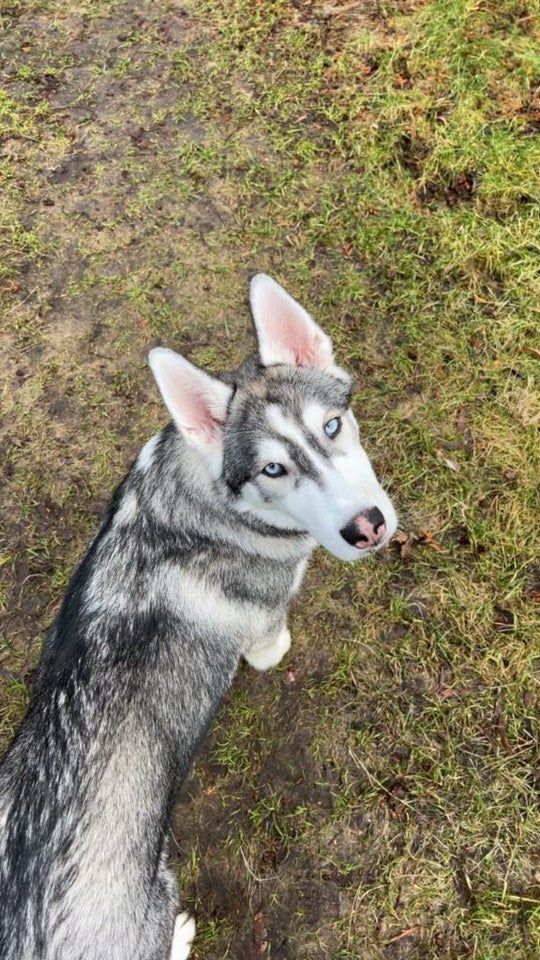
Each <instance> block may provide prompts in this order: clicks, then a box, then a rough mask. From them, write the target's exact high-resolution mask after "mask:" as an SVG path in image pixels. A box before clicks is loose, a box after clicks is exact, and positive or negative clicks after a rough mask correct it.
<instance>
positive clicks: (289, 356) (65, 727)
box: [0, 275, 396, 960]
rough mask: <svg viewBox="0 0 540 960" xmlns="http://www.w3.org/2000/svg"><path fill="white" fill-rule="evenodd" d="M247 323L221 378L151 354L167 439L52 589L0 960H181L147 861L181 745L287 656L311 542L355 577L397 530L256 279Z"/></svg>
mask: <svg viewBox="0 0 540 960" xmlns="http://www.w3.org/2000/svg"><path fill="white" fill-rule="evenodd" d="M251 306H252V312H253V317H254V321H255V328H256V333H257V338H258V347H259V350H258V355H257V356H253V357H250V358H248V359H247V360H245V361H244V363H242V364H241V366H240V367H239V368H238V369H237V370H234V371H233V372H231V373H226V374H223V375H221V376H219V377H210V376H208V374H206V373H203V372H202V371H201V370H198V369H197V368H196V367H194V366H192V365H191V364H190V363H188V362H187V361H186V360H184V359H183V358H182V357H180V356H178V355H177V354H175V353H173V352H172V351H171V350H166V349H161V348H158V349H155V350H153V351H152V352H151V354H150V366H151V368H152V372H153V374H154V376H155V378H156V381H157V384H158V386H159V389H160V391H161V394H162V396H163V399H164V401H165V404H166V406H167V407H168V410H169V413H170V414H171V417H172V421H171V422H170V423H169V424H168V426H166V427H164V429H163V430H161V431H160V432H159V433H158V434H157V435H156V436H154V437H152V439H151V440H149V441H148V443H147V444H146V446H145V447H144V448H143V450H142V452H141V453H140V455H139V457H138V459H137V460H136V461H135V463H134V464H133V466H132V467H131V469H130V471H129V473H128V475H127V476H126V478H125V479H124V480H123V482H122V483H121V484H120V486H119V487H118V489H117V490H116V492H115V493H114V495H113V497H112V500H111V502H110V505H109V508H108V512H107V515H106V517H105V520H104V521H103V523H102V525H101V527H100V529H99V530H98V532H97V534H96V536H95V538H94V540H93V541H92V542H91V544H90V547H89V548H88V551H87V553H86V555H85V556H84V558H83V559H82V561H81V562H80V564H79V566H78V567H77V569H76V570H75V572H74V574H73V576H72V578H71V581H70V584H69V586H68V589H67V592H66V595H65V597H64V600H63V603H62V606H61V609H60V612H59V614H58V617H57V619H56V621H55V622H54V624H53V626H52V628H51V629H50V631H49V633H48V636H47V637H46V640H45V644H44V647H43V651H42V654H41V659H40V663H39V667H38V671H37V677H36V682H35V687H34V690H33V694H32V698H31V701H30V705H29V707H28V712H27V714H26V717H25V718H24V720H23V723H22V725H21V727H20V729H19V731H18V733H17V735H16V736H15V739H14V741H13V743H12V745H11V747H10V749H9V750H8V752H7V755H6V757H5V758H4V761H3V763H2V766H1V767H0V957H1V958H2V960H169V958H170V960H185V958H186V957H187V956H188V954H189V952H190V944H191V941H192V939H193V935H194V923H193V921H192V920H191V919H190V918H188V917H187V915H186V914H179V915H178V916H177V895H176V889H175V882H174V879H173V876H172V874H171V872H170V871H169V870H168V868H167V865H166V847H167V832H168V827H169V823H170V819H171V813H172V807H173V803H174V799H175V795H176V793H177V789H178V786H179V784H180V783H181V781H182V780H183V778H184V777H185V776H186V772H187V770H188V766H189V764H190V761H191V759H192V757H193V755H194V753H195V751H196V749H197V746H198V744H199V742H200V740H201V738H202V737H203V735H204V733H205V730H206V728H207V726H208V724H209V722H210V720H211V719H212V717H213V715H214V713H215V711H216V709H217V707H218V705H219V703H220V700H221V698H222V696H223V694H224V692H225V691H226V689H227V687H228V686H229V684H230V683H231V680H232V678H233V676H234V673H235V671H236V669H237V667H238V663H239V660H240V658H241V657H242V656H243V657H245V659H246V660H247V661H248V662H249V663H250V664H252V665H253V666H254V667H255V668H256V669H258V670H266V669H267V668H268V667H271V666H273V665H275V664H277V663H278V662H279V661H280V660H281V658H282V657H283V655H284V654H285V653H286V651H287V650H288V648H289V645H290V636H289V631H288V630H287V625H286V616H287V606H288V604H289V601H290V599H291V597H292V596H293V594H294V593H295V591H296V590H297V588H298V586H299V584H300V580H301V577H302V573H303V570H304V566H305V563H306V560H307V558H308V556H309V554H310V553H311V551H312V549H313V547H314V546H315V544H316V542H318V543H320V544H322V545H323V546H325V547H326V548H327V549H328V550H330V552H331V553H333V554H335V556H337V557H341V558H342V559H344V560H356V559H357V558H359V557H365V556H366V555H367V554H369V553H372V552H373V551H375V550H377V549H379V547H381V546H382V544H384V543H385V542H386V541H387V540H388V539H389V538H390V537H391V536H392V534H393V532H394V530H395V527H396V517H395V513H394V510H393V507H392V505H391V503H390V501H389V499H388V497H387V495H386V494H385V493H384V492H383V490H382V489H381V487H380V486H379V484H378V482H377V480H376V478H375V475H374V473H373V470H372V468H371V466H370V463H369V460H368V458H367V456H366V454H365V453H364V450H363V449H362V447H361V445H360V443H359V440H358V427H357V425H356V422H355V419H354V417H353V414H352V413H351V410H350V408H349V399H350V378H349V377H348V375H347V374H346V373H345V372H344V371H343V370H341V369H340V368H339V367H338V366H336V365H335V363H334V360H333V356H332V347H331V343H330V340H329V339H328V337H327V336H326V335H325V334H324V333H323V332H322V330H320V329H319V327H318V326H317V325H316V324H315V323H314V321H313V320H312V319H311V317H310V316H309V315H308V314H307V313H306V312H305V310H303V308H302V307H300V306H299V305H298V304H297V303H296V302H295V300H293V299H292V297H290V296H289V294H287V293H286V292H285V291H284V290H283V289H282V288H281V287H280V286H279V285H278V284H277V283H275V282H274V281H273V280H271V279H270V278H269V277H266V276H264V275H259V276H257V277H255V278H254V280H253V281H252V284H251Z"/></svg>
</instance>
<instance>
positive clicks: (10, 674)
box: [0, 0, 540, 960]
mask: <svg viewBox="0 0 540 960" xmlns="http://www.w3.org/2000/svg"><path fill="white" fill-rule="evenodd" d="M539 14H540V10H539V7H538V4H537V3H536V2H532V0H522V2H514V0H483V2H481V3H479V2H476V0H474V2H473V0H388V2H383V0H380V2H379V0H359V2H341V0H335V2H321V0H312V2H311V0H290V2H286V0H277V2H273V0H269V2H260V0H259V2H257V0H228V2H224V0H223V2H220V0H208V2H207V0H187V2H181V0H152V2H149V0H125V2H116V0H108V2H104V0H83V2H80V3H77V4H74V3H73V2H72V0H67V2H64V3H62V4H60V3H59V2H53V0H36V2H33V3H26V2H18V0H13V2H11V3H10V2H9V0H6V2H5V3H4V4H3V6H2V7H1V9H0V31H1V35H0V55H1V58H2V62H1V79H2V84H1V87H0V184H1V190H2V203H1V208H0V270H1V273H0V301H1V308H2V319H1V321H0V351H1V356H2V373H1V377H0V384H1V401H2V420H1V426H0V451H1V461H0V470H1V472H2V484H1V493H0V497H1V507H2V524H3V533H2V543H1V545H0V602H1V616H2V623H1V635H0V738H1V741H2V743H6V742H7V740H8V739H9V737H10V735H11V734H12V732H13V730H14V729H15V727H16V724H17V722H18V720H19V718H20V716H21V714H22V712H23V710H24V706H25V702H26V699H27V694H28V689H29V687H30V684H31V681H32V670H33V668H34V666H35V663H36V659H37V655H38V651H39V645H40V641H41V636H42V631H43V629H44V627H45V626H46V624H47V623H48V622H49V621H50V620H51V618H52V616H53V615H54V612H55V610H56V609H57V606H58V603H59V598H60V596H61V593H62V590H63V587H64V585H65V582H66V579H67V577H68V575H69V572H70V570H71V567H72V565H73V563H74V562H75V561H76V559H77V558H78V557H79V556H80V553H81V551H82V550H83V549H84V546H85V543H86V542H87V540H88V538H89V536H90V535H91V533H92V531H93V529H94V528H95V525H96V522H97V520H98V518H99V516H100V515H101V512H102V510H103V507H104V504H105V502H106V500H107V498H108V495H109V493H110V491H111V489H112V487H113V486H114V485H115V484H116V483H117V482H118V481H119V480H120V478H121V476H122V474H123V471H124V470H125V469H126V468H127V465H128V464H129V462H130V459H131V458H132V457H133V456H134V455H135V454H136V452H137V450H138V448H139V446H140V444H141V442H142V440H143V439H144V438H146V437H148V436H149V435H150V434H151V432H153V431H155V429H156V428H157V427H158V426H159V425H160V424H161V423H162V422H163V417H164V414H163V410H162V408H161V407H160V404H159V402H158V397H157V392H156V390H155V388H154V386H153V385H152V383H151V378H150V376H149V372H148V369H147V367H146V360H145V358H146V354H147V351H148V349H149V347H151V346H153V345H156V344H158V343H164V344H167V345H169V346H173V347H174V348H176V349H177V350H179V351H180V352H182V353H184V355H186V356H188V357H189V358H190V359H191V360H192V361H194V362H196V363H199V364H201V365H204V366H206V367H207V368H209V369H214V370H218V369H220V368H223V367H226V366H228V365H232V364H234V363H236V362H237V361H238V360H240V359H241V358H242V357H243V356H244V355H245V354H246V352H247V351H249V350H251V349H252V347H253V337H252V333H251V329H250V322H249V314H248V310H247V304H246V286H247V280H248V278H249V276H250V275H251V274H252V273H254V272H257V271H260V270H265V271H267V272H269V273H271V274H272V275H274V276H275V277H276V278H277V279H278V280H280V281H281V282H282V283H283V284H284V285H285V286H287V287H288V288H289V289H290V290H291V292H292V293H293V295H295V296H296V297H297V298H298V299H300V300H301V301H302V302H303V303H304V304H305V305H306V306H307V307H308V308H309V309H310V310H311V311H312V312H313V313H314V314H315V316H316V317H317V318H318V319H319V320H320V321H321V323H322V324H323V325H324V326H325V327H326V329H327V330H328V331H329V332H330V333H331V334H332V336H333V338H334V341H335V344H336V352H337V355H338V357H339V360H340V362H342V363H343V364H344V365H346V366H347V367H348V368H349V369H351V370H352V371H353V372H354V374H355V376H356V380H357V394H356V399H355V409H356V412H357V414H358V418H359V421H360V424H361V431H362V435H363V437H364V441H365V444H366V447H367V448H368V450H369V452H370V454H371V455H372V457H373V460H374V462H375V464H376V466H377V468H378V471H379V473H380V475H381V476H382V477H383V478H384V480H385V482H386V484H387V486H388V488H389V490H390V492H391V494H392V496H393V498H394V499H395V501H396V504H397V506H398V509H399V513H400V521H401V530H400V533H399V535H398V537H397V540H396V542H395V543H394V544H392V545H391V548H389V549H388V550H387V552H386V555H385V556H382V557H380V558H378V559H377V560H376V561H375V562H369V563H366V564H364V565H362V566H361V565H358V566H351V565H349V566H348V565H345V564H343V563H339V562H338V561H334V560H332V559H331V558H329V557H328V556H327V555H324V554H323V553H322V551H319V552H318V553H317V555H316V557H315V558H314V560H313V562H312V564H311V567H310V570H309V573H308V576H307V578H306V581H305V584H304V586H303V588H302V590H301V593H300V595H299V597H298V601H297V603H296V604H295V608H294V610H293V614H292V618H291V619H292V622H291V631H292V633H293V638H294V643H293V649H292V651H291V653H290V654H289V655H288V657H287V658H286V661H285V662H284V664H283V665H282V666H281V667H279V668H278V669H276V670H275V671H274V672H273V673H272V674H269V675H264V676H256V675H254V674H253V672H252V671H250V670H248V668H247V667H246V668H243V669H242V670H241V672H240V675H239V677H238V679H237V682H236V684H235V686H234V688H233V689H232V691H231V692H230V695H229V696H228V698H227V702H226V703H225V704H224V706H223V709H222V710H221V711H220V713H219V716H218V717H217V720H216V722H215V724H214V726H213V728H212V730H211V732H210V735H209V737H208V740H207V742H206V744H205V745H204V748H203V750H202V752H201V755H200V758H199V760H198V761H197V763H196V765H195V767H194V769H193V771H192V775H191V777H190V779H189V782H188V783H187V784H186V785H185V788H184V790H183V793H182V796H181V798H180V802H179V804H178V808H177V814H176V818H175V824H174V835H173V838H172V855H173V858H174V861H175V863H176V864H177V870H178V876H179V882H180V886H181V889H182V896H183V902H184V904H185V905H186V908H187V909H189V910H191V911H192V912H193V913H194V914H195V915H196V917H197V921H198V939H197V941H196V948H195V951H194V956H195V958H197V957H199V958H201V960H202V958H204V960H225V958H233V960H258V958H271V960H323V958H324V960H326V958H332V960H346V958H348V960H360V958H361V960H428V958H438V960H450V958H462V957H467V958H475V960H510V958H516V960H521V958H523V960H529V958H530V960H532V958H536V957H538V956H539V954H540V819H539V812H540V811H539V782H540V781H539V777H540V766H539V756H538V735H539V696H540V691H539V677H540V649H539V644H538V636H539V618H538V603H539V600H540V564H539V561H538V508H539V497H538V494H539V490H538V478H539V476H540V452H539V438H538V430H539V427H540V401H539V391H538V370H539V362H540V334H539V313H540V308H539V304H540V297H539V293H540V284H539V269H538V255H539V253H540V217H539V200H540V186H539V180H538V171H539V170H540V144H539V133H540V94H539V91H540V55H539V49H540V46H539V41H540V34H539V27H538V24H539Z"/></svg>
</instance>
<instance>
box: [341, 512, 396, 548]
mask: <svg viewBox="0 0 540 960" xmlns="http://www.w3.org/2000/svg"><path fill="white" fill-rule="evenodd" d="M339 532H340V534H341V536H342V537H343V539H344V540H346V541H347V543H350V545H351V546H352V547H358V549H359V550H366V549H367V548H368V547H376V546H377V544H379V543H380V542H381V540H382V539H383V537H384V535H385V533H386V523H385V520H384V517H383V515H382V513H381V511H380V510H379V508H378V507H370V509H369V510H365V511H364V513H357V514H356V516H355V517H353V518H352V520H349V523H348V524H346V526H344V527H343V528H342V529H341V530H340V531H339Z"/></svg>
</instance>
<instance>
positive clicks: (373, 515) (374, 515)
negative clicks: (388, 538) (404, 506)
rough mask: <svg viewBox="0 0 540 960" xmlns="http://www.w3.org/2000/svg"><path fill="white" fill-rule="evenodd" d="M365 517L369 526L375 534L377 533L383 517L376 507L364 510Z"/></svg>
mask: <svg viewBox="0 0 540 960" xmlns="http://www.w3.org/2000/svg"><path fill="white" fill-rule="evenodd" d="M365 515H366V517H367V518H368V520H369V522H370V524H371V526H372V527H373V529H374V531H375V533H378V531H379V527H380V526H381V524H383V523H384V517H383V515H382V513H381V511H380V510H379V508H378V507H370V509H369V510H366V514H365Z"/></svg>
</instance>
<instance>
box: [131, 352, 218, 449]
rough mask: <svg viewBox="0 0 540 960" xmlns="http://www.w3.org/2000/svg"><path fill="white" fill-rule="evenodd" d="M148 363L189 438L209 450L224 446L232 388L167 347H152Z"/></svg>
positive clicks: (190, 441) (176, 422)
mask: <svg viewBox="0 0 540 960" xmlns="http://www.w3.org/2000/svg"><path fill="white" fill-rule="evenodd" d="M148 362H149V364H150V369H151V370H152V373H153V374H154V378H155V381H156V383H157V385H158V387H159V390H160V393H161V396H162V397H163V400H164V401H165V405H166V407H167V409H168V411H169V413H170V415H171V417H172V418H173V420H174V422H175V424H176V426H177V427H178V429H179V430H180V432H181V433H182V434H183V436H184V437H185V439H186V441H187V442H188V443H189V444H190V445H191V446H193V447H197V448H198V449H199V450H202V451H206V452H209V451H210V449H211V448H215V447H216V446H221V443H222V431H223V425H224V423H225V418H226V416H227V406H228V403H229V400H230V398H231V394H232V388H231V387H229V386H227V384H226V383H223V382H222V381H221V380H216V379H214V377H210V376H208V374H207V373H203V371H202V370H199V369H198V368H197V367H194V366H193V364H191V363H189V361H188V360H185V359H184V357H181V356H180V355H179V354H178V353H175V352H174V350H167V349H166V348H165V347H156V348H155V349H154V350H151V351H150V353H149V355H148Z"/></svg>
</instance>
